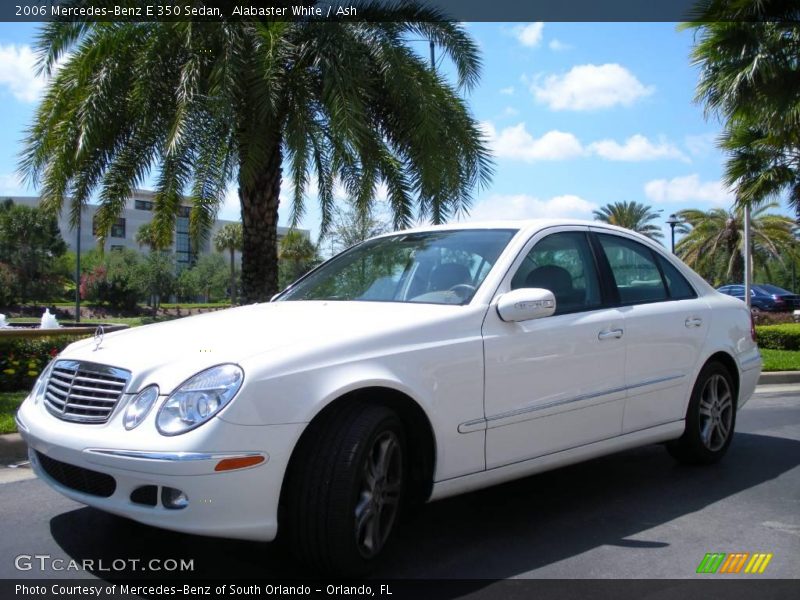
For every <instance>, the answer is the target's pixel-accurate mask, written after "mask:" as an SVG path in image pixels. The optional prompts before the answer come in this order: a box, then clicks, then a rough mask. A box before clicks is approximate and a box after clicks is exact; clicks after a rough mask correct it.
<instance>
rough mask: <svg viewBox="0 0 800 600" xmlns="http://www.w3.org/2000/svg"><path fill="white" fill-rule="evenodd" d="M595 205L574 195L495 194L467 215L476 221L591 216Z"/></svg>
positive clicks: (478, 204)
mask: <svg viewBox="0 0 800 600" xmlns="http://www.w3.org/2000/svg"><path fill="white" fill-rule="evenodd" d="M596 208H597V205H596V204H594V203H592V202H589V201H588V200H584V199H583V198H581V197H580V196H575V195H572V194H566V195H563V196H555V197H553V198H549V199H547V200H541V199H539V198H536V197H535V196H529V195H528V194H512V195H502V194H495V195H493V196H490V197H488V198H486V199H484V200H481V201H480V202H478V203H477V204H476V205H475V206H474V207H473V208H472V210H471V211H470V215H469V217H468V218H469V219H470V220H475V221H484V220H495V219H537V218H561V217H571V218H586V219H588V218H591V214H592V211H593V210H594V209H596Z"/></svg>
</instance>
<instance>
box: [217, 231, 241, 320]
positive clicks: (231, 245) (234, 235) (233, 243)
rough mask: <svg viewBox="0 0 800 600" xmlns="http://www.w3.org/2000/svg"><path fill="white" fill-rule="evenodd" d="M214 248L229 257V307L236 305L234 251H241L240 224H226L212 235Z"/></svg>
mask: <svg viewBox="0 0 800 600" xmlns="http://www.w3.org/2000/svg"><path fill="white" fill-rule="evenodd" d="M214 247H215V248H216V249H217V252H226V251H227V252H228V253H229V255H230V264H231V277H230V290H231V306H235V305H236V262H235V260H234V259H235V257H236V251H237V250H239V251H241V249H242V224H241V223H226V224H225V225H223V226H222V227H220V229H219V231H217V233H216V234H215V235H214Z"/></svg>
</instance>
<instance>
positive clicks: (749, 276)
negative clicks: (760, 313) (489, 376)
mask: <svg viewBox="0 0 800 600" xmlns="http://www.w3.org/2000/svg"><path fill="white" fill-rule="evenodd" d="M742 254H744V301H745V303H747V308H748V309H751V308H752V306H751V303H750V282H751V281H752V280H753V273H752V267H753V264H752V262H751V260H750V257H751V252H750V205H749V204H745V206H744V249H743V251H742Z"/></svg>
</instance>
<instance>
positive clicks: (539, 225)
mask: <svg viewBox="0 0 800 600" xmlns="http://www.w3.org/2000/svg"><path fill="white" fill-rule="evenodd" d="M564 226H579V227H594V228H598V229H609V230H612V231H617V232H620V233H625V234H627V235H633V236H636V237H637V238H641V239H643V240H646V241H648V242H653V240H652V239H650V238H648V237H645V236H643V235H641V234H639V233H636V232H635V231H631V230H630V229H625V228H623V227H617V226H616V225H609V224H608V223H603V222H602V221H589V220H585V219H519V220H514V219H498V220H493V221H455V222H452V223H447V224H444V225H424V226H420V227H413V228H410V229H404V230H402V231H393V232H388V233H384V234H382V235H381V236H378V237H386V236H391V235H397V234H399V233H422V232H426V231H447V230H450V231H455V230H464V229H475V230H478V229H515V230H519V231H525V232H526V233H529V234H532V233H535V232H536V231H539V230H541V229H547V228H548V227H564Z"/></svg>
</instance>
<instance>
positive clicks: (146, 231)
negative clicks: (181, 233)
mask: <svg viewBox="0 0 800 600" xmlns="http://www.w3.org/2000/svg"><path fill="white" fill-rule="evenodd" d="M135 239H136V243H137V244H139V247H140V248H141V247H142V246H145V247H147V248H149V249H150V251H151V252H152V251H154V250H166V249H167V248H169V247H170V246H172V238H171V236H170V237H169V238H166V239H165V238H163V237H161V236H160V234H159V231H158V230H157V229H156V228H155V227H154V226H153V224H152V223H144V224H142V225H140V226H139V229H137V230H136V236H135Z"/></svg>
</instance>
